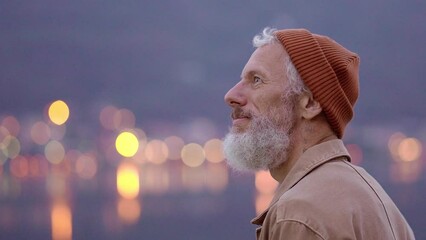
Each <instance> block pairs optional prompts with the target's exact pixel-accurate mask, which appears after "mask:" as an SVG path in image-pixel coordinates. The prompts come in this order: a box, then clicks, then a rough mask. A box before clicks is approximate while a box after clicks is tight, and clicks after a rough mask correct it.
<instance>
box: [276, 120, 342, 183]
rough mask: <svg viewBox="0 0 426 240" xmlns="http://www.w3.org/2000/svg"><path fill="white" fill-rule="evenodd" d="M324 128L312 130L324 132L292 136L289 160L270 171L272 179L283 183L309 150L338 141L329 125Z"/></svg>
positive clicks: (302, 133)
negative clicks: (331, 141)
mask: <svg viewBox="0 0 426 240" xmlns="http://www.w3.org/2000/svg"><path fill="white" fill-rule="evenodd" d="M317 127H318V128H317ZM320 127H321V128H320ZM322 127H324V126H313V128H312V127H311V128H312V129H323V130H322V131H321V130H316V131H301V133H300V134H297V133H296V134H294V135H293V136H292V138H291V141H292V143H293V144H291V146H290V147H291V150H290V152H289V154H288V158H287V160H286V161H285V162H284V163H283V164H281V165H280V166H278V167H277V168H274V169H269V171H270V173H271V175H272V177H273V178H274V179H275V180H276V181H278V182H279V183H282V181H284V179H285V178H286V177H287V175H288V173H289V172H290V170H291V169H292V168H293V166H294V165H295V164H296V162H297V160H298V159H299V158H300V156H301V155H302V154H303V153H304V152H305V151H306V150H307V149H309V148H311V147H313V146H315V145H318V144H320V143H323V142H327V141H330V140H332V139H337V136H336V135H335V134H334V132H333V131H332V130H331V129H330V128H329V127H328V124H327V127H326V128H322ZM306 133H308V134H306Z"/></svg>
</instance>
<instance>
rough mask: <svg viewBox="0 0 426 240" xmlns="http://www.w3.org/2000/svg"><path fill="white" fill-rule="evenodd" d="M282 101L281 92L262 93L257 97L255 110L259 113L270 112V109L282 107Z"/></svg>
mask: <svg viewBox="0 0 426 240" xmlns="http://www.w3.org/2000/svg"><path fill="white" fill-rule="evenodd" d="M283 104H284V103H283V101H282V99H281V93H274V94H270V95H266V94H265V95H262V96H260V97H259V98H258V99H257V106H256V108H257V110H258V111H259V112H260V113H263V114H265V113H270V112H271V111H276V110H277V109H280V110H281V109H282V108H283Z"/></svg>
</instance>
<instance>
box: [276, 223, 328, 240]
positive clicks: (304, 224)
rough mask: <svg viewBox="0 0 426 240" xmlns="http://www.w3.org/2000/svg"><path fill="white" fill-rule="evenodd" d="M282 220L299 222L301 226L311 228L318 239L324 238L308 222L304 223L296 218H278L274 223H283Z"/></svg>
mask: <svg viewBox="0 0 426 240" xmlns="http://www.w3.org/2000/svg"><path fill="white" fill-rule="evenodd" d="M284 222H295V223H299V224H302V225H303V226H305V227H306V228H307V229H309V230H311V231H312V232H313V233H315V235H317V236H318V237H319V238H320V239H323V240H325V238H324V237H323V236H322V235H321V233H319V232H318V231H317V230H315V229H314V228H312V227H311V226H309V225H308V224H306V223H305V222H302V221H300V220H297V219H280V220H278V221H277V222H276V224H279V223H284Z"/></svg>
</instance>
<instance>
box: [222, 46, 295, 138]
mask: <svg viewBox="0 0 426 240" xmlns="http://www.w3.org/2000/svg"><path fill="white" fill-rule="evenodd" d="M285 56H286V53H285V51H284V49H283V47H282V46H281V45H280V44H268V45H265V46H263V47H260V48H258V49H256V51H254V52H253V54H252V55H251V57H250V59H249V60H248V62H247V64H246V65H245V67H244V69H243V71H242V73H241V81H240V82H238V83H237V84H236V85H235V86H234V87H233V88H231V89H230V90H229V91H228V93H227V94H226V95H225V102H226V103H227V104H228V105H229V106H230V107H231V108H232V109H233V112H232V116H231V117H232V120H233V122H232V131H233V132H244V131H245V130H246V129H247V128H248V127H249V126H250V124H252V120H253V117H260V116H266V115H267V114H268V113H269V111H270V110H271V108H274V107H277V106H279V105H282V95H283V93H284V90H285V88H286V87H287V84H288V80H287V75H286V74H285V72H284V69H285V66H284V58H285ZM283 114H285V113H283Z"/></svg>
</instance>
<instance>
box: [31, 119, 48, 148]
mask: <svg viewBox="0 0 426 240" xmlns="http://www.w3.org/2000/svg"><path fill="white" fill-rule="evenodd" d="M30 134H31V139H32V140H33V142H35V143H36V144H38V145H44V144H46V143H47V142H48V141H49V140H50V136H51V132H50V127H49V126H48V125H47V124H46V123H44V122H42V121H38V122H36V123H34V124H33V126H32V127H31V133H30Z"/></svg>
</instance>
